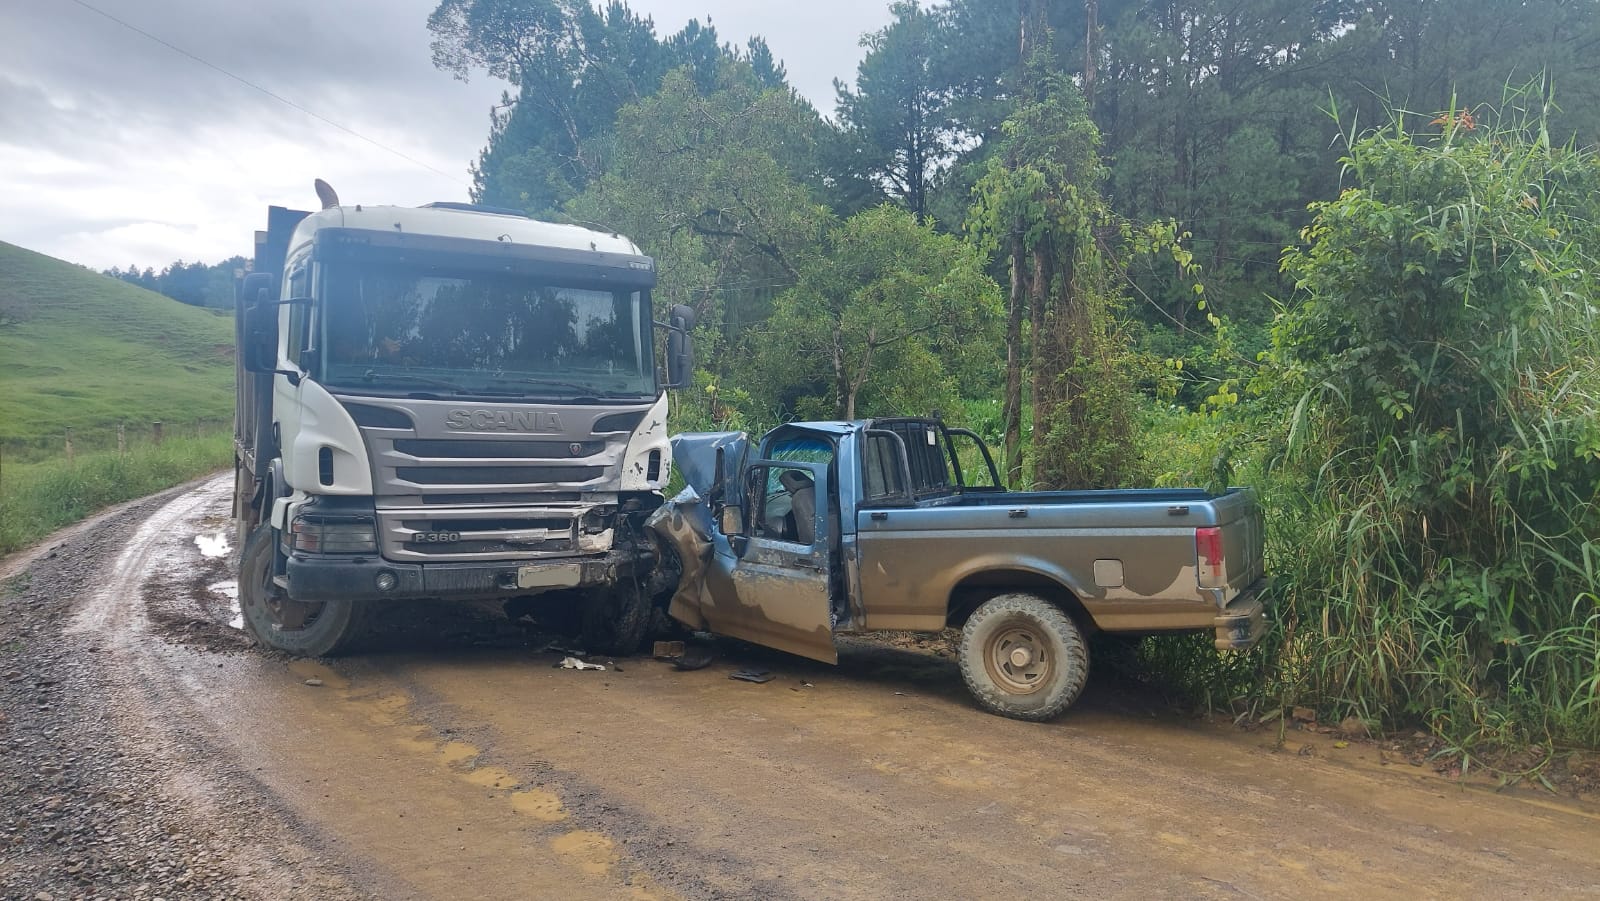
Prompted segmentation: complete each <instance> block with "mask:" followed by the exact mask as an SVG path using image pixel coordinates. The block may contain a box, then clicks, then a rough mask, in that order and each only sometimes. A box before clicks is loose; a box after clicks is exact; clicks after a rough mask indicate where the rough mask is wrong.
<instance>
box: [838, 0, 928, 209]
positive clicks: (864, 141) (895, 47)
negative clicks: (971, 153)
mask: <svg viewBox="0 0 1600 901" xmlns="http://www.w3.org/2000/svg"><path fill="white" fill-rule="evenodd" d="M890 10H891V12H893V14H894V21H893V22H891V23H890V24H889V25H887V26H886V27H884V28H883V29H882V30H880V31H876V32H873V33H872V34H869V35H867V36H865V37H863V38H862V39H861V44H862V46H864V47H866V48H867V55H866V58H865V59H863V60H862V61H861V64H860V65H859V66H858V67H857V69H856V83H855V87H854V89H852V88H851V87H849V86H848V85H846V84H845V83H844V82H842V81H839V80H837V79H835V80H834V83H833V86H834V91H835V92H836V93H837V94H838V116H839V124H840V127H841V128H842V130H843V138H844V147H845V149H846V154H845V156H844V160H843V163H844V168H845V172H843V173H841V175H843V176H844V177H847V178H848V177H850V176H854V177H855V178H856V179H857V180H859V181H861V182H865V183H867V184H870V185H873V186H874V187H876V188H877V189H878V190H879V191H880V192H882V194H883V195H884V196H887V197H889V198H892V199H894V200H897V201H899V202H900V203H902V204H904V205H905V207H906V208H907V209H909V210H911V212H912V213H914V214H916V216H917V217H918V218H921V217H922V216H923V215H924V214H925V213H926V212H927V208H928V192H929V189H930V186H931V185H932V184H933V183H934V181H936V180H937V179H938V177H939V174H940V173H941V172H942V171H943V170H944V168H945V167H946V166H947V165H948V164H949V162H950V160H951V159H952V158H953V157H954V155H955V152H956V146H957V142H958V140H959V134H958V133H957V132H956V130H955V128H954V123H953V122H951V120H950V118H949V116H948V115H947V107H948V103H949V97H950V92H949V90H948V88H946V87H945V86H943V85H941V84H939V83H938V81H937V79H936V76H935V73H934V72H933V71H932V66H933V62H934V45H935V43H936V42H937V41H939V40H941V39H943V38H944V37H945V35H943V34H941V32H940V31H939V28H938V24H937V22H936V19H935V17H934V15H933V14H932V13H930V12H928V11H927V10H924V9H923V8H922V6H921V5H920V4H919V3H917V2H916V0H900V2H897V3H895V4H894V5H893V6H891V7H890Z"/></svg>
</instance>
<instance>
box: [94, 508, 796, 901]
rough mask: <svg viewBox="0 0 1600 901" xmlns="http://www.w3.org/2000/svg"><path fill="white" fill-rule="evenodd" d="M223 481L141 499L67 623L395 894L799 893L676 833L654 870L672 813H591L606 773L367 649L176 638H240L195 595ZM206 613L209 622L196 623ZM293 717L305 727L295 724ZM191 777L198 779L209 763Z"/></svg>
mask: <svg viewBox="0 0 1600 901" xmlns="http://www.w3.org/2000/svg"><path fill="white" fill-rule="evenodd" d="M230 489H231V485H230V484H229V483H228V481H227V480H225V479H218V480H215V481H212V482H208V483H206V484H204V485H202V486H199V487H198V488H197V489H195V490H193V491H190V492H186V493H184V494H182V495H180V496H178V497H176V498H173V499H172V500H171V501H170V502H169V503H166V504H164V505H161V506H159V507H157V508H155V509H153V510H151V511H149V512H148V513H146V514H145V515H144V518H143V521H142V522H140V524H139V525H138V527H137V528H136V529H135V530H134V534H133V536H132V538H131V539H129V541H128V542H127V544H126V545H125V546H124V547H123V548H122V549H121V550H120V552H119V553H118V554H117V557H116V560H115V562H114V563H113V564H112V567H111V570H110V573H109V575H108V577H107V578H106V580H105V581H104V583H103V584H101V585H100V586H99V587H98V588H97V589H96V590H95V591H94V592H93V594H92V595H91V596H90V597H89V598H88V599H87V600H86V602H85V603H83V604H82V605H81V606H80V607H79V608H78V610H77V611H76V613H75V615H74V617H73V619H72V623H71V625H70V627H69V630H70V632H71V633H72V634H74V635H82V636H92V637H93V638H94V639H95V640H96V641H98V642H100V643H101V644H102V645H104V646H106V647H107V648H108V649H110V650H112V651H113V655H112V656H113V659H115V660H116V661H117V663H118V665H119V666H120V667H121V668H123V669H124V670H126V673H127V678H126V679H125V682H127V683H129V684H132V685H137V690H136V691H133V692H130V695H131V696H133V697H135V698H137V699H140V700H141V701H142V704H140V705H139V706H140V709H139V710H138V711H137V712H136V713H135V714H134V715H133V716H134V717H138V718H151V717H162V716H164V717H166V718H168V719H169V720H178V721H180V722H178V723H177V724H176V725H175V726H173V727H172V728H175V729H176V730H177V731H179V732H180V733H181V734H183V735H184V736H185V738H186V740H188V741H189V742H190V743H191V744H195V745H199V744H201V743H203V744H204V746H205V748H206V751H207V756H208V757H209V758H210V759H211V760H213V761H216V762H219V763H220V762H231V763H233V764H235V765H237V766H239V767H240V768H242V769H246V770H249V771H250V772H251V773H252V775H253V777H254V778H255V779H256V780H258V781H257V783H256V784H257V787H258V788H259V789H260V790H261V792H262V793H263V794H268V795H271V796H272V798H273V799H274V804H275V806H277V807H278V808H280V809H281V810H282V812H283V813H284V814H285V818H286V819H288V820H289V821H290V822H292V823H293V824H294V825H295V830H296V831H297V832H299V833H302V834H305V835H308V836H314V837H316V838H317V840H318V842H319V843H320V844H321V845H324V846H330V847H331V846H333V845H335V844H336V843H337V844H338V845H339V846H340V847H342V848H343V849H344V850H343V851H342V852H341V856H342V857H343V858H344V862H345V864H346V865H349V866H353V867H355V868H356V869H357V870H359V871H363V872H364V873H366V874H367V876H364V877H363V878H364V879H365V878H369V877H381V878H380V879H379V881H380V882H384V883H387V887H386V888H385V890H384V891H383V892H382V893H381V894H383V895H385V896H395V897H398V896H406V895H415V896H433V897H445V896H449V895H451V894H454V893H455V891H454V890H456V889H459V888H461V887H462V886H464V885H470V886H472V887H473V892H474V894H476V895H477V896H478V897H483V898H489V897H528V896H529V895H530V890H531V893H532V894H533V895H538V894H541V892H540V891H539V890H538V888H537V886H541V885H543V886H546V887H548V886H550V885H554V884H560V885H562V886H563V888H562V890H561V894H562V895H563V897H594V898H620V897H632V898H639V899H648V898H671V897H682V898H689V899H695V898H719V897H734V896H740V897H750V896H757V895H759V896H762V897H767V898H774V899H778V901H781V899H784V898H787V897H790V896H789V895H788V894H786V893H785V892H784V891H782V889H781V887H780V886H776V885H770V886H769V885H761V884H757V883H752V882H751V881H750V880H748V879H743V878H740V877H738V876H737V875H736V874H735V873H733V872H732V869H731V868H725V869H724V872H722V873H721V874H720V876H721V879H719V880H717V881H718V882H720V883H722V885H723V886H724V887H723V888H719V887H718V886H716V885H713V884H711V883H708V882H707V880H706V879H705V878H703V870H704V868H703V867H701V866H699V865H697V864H690V865H686V862H685V861H684V860H682V859H681V858H682V857H683V855H682V854H681V850H682V849H681V848H679V849H678V852H679V853H674V854H673V855H672V856H673V858H674V859H673V860H671V861H670V862H669V863H668V865H667V866H665V867H662V868H659V869H664V870H665V871H666V872H667V873H668V874H669V875H668V877H667V878H666V879H665V880H657V879H655V878H653V876H652V873H653V871H654V870H656V869H658V868H657V867H654V866H652V865H651V864H652V863H653V861H651V860H648V859H646V858H645V857H644V856H643V855H640V854H639V853H637V850H636V849H637V848H638V847H639V846H640V843H641V841H643V845H644V846H645V847H656V848H663V849H666V850H667V851H669V852H672V851H674V848H675V842H674V840H673V839H672V838H671V832H670V827H660V826H644V825H641V824H640V823H639V822H638V820H637V818H629V823H630V827H629V829H628V835H627V836H626V838H625V840H623V841H618V840H617V839H616V838H615V837H614V833H615V828H614V827H615V825H616V822H617V820H618V819H619V818H621V817H623V814H621V813H620V812H619V806H618V805H617V804H616V803H614V802H600V803H599V805H598V806H599V807H600V808H601V810H600V812H599V813H598V815H597V814H595V813H592V812H591V808H593V807H595V806H596V805H595V804H594V803H593V801H592V799H594V798H597V797H599V796H601V794H602V793H601V792H600V790H599V789H597V788H595V787H594V786H591V785H587V784H585V783H584V782H583V781H582V780H580V779H578V778H577V777H576V776H574V775H572V774H566V773H555V772H553V771H552V770H551V768H550V767H549V766H548V764H541V763H539V762H537V761H528V760H526V759H525V758H520V757H519V760H520V762H519V763H514V764H511V765H510V766H506V765H501V764H500V763H497V762H491V761H496V760H498V759H499V758H498V756H497V755H496V754H494V753H493V751H492V750H491V747H492V743H493V742H492V730H489V729H485V728H473V727H466V726H463V725H462V724H461V723H460V722H459V721H455V720H449V719H446V720H444V721H443V722H436V721H437V719H438V718H437V717H435V716H431V715H428V716H424V715H423V711H422V709H421V707H422V705H419V704H418V703H417V701H416V700H415V698H416V696H417V695H418V694H422V695H425V694H426V689H425V688H424V687H422V686H418V685H415V684H412V682H411V680H409V679H408V678H407V673H406V671H405V668H403V667H401V668H398V669H395V670H392V671H389V672H382V671H380V669H379V668H377V667H374V666H373V665H371V663H369V662H368V661H365V660H352V661H339V662H337V663H333V662H326V661H312V660H289V659H286V658H284V657H282V656H281V655H275V654H272V653H267V652H262V651H260V650H259V649H257V650H253V651H249V652H246V653H222V654H219V653H203V652H200V653H197V652H196V650H195V649H194V648H192V647H174V646H171V645H170V644H169V643H168V642H170V641H177V642H179V643H181V644H184V645H198V646H200V647H201V648H202V650H203V651H211V652H215V651H217V650H219V649H221V650H232V649H235V648H237V644H236V643H235V642H233V641H231V640H230V635H229V633H230V631H231V630H228V629H226V628H225V627H224V626H223V625H222V618H223V616H224V615H226V614H227V613H228V611H227V610H226V608H223V607H221V606H220V605H219V604H218V603H217V600H216V598H215V597H214V596H213V597H204V596H202V595H209V594H211V593H212V587H213V584H214V583H215V582H216V581H217V575H218V573H217V572H216V563H215V561H214V560H213V561H209V562H207V561H205V560H203V559H201V557H200V555H199V552H198V551H197V549H196V548H195V547H194V538H195V535H196V534H197V533H202V534H203V533H205V532H207V531H212V530H214V527H216V526H217V525H218V521H217V516H218V511H219V510H225V509H226V504H227V497H228V491H229V490H230ZM141 598H142V603H141V602H140V599H141ZM401 613H402V615H404V614H405V613H406V611H405V610H402V611H401ZM197 624H204V628H203V629H201V630H199V632H200V634H198V635H194V634H191V630H190V629H189V628H188V627H189V626H191V625H197ZM430 625H431V624H427V623H425V624H422V626H421V628H424V629H426V628H429V627H430ZM401 631H402V632H403V631H404V628H403V626H402V627H401ZM163 633H165V634H163ZM403 637H404V636H403V635H402V639H403ZM541 664H542V661H541V662H529V663H528V665H529V666H539V665H541ZM308 682H311V683H315V685H314V686H313V685H310V684H308ZM468 733H482V734H484V735H485V738H484V739H478V744H474V743H472V742H471V741H468V740H466V738H465V737H463V736H464V735H466V734H468ZM295 735H301V736H305V737H308V738H311V739H312V740H311V741H297V740H293V739H290V740H284V739H285V738H286V737H290V736H295ZM480 745H481V747H480ZM332 748H342V749H348V750H347V753H348V754H349V756H350V757H352V758H355V759H356V760H358V761H359V762H356V761H354V760H353V761H352V764H353V765H352V766H343V765H339V764H334V765H329V762H328V761H327V760H326V759H325V758H322V756H321V755H323V754H325V753H327V752H328V751H329V750H330V749H332ZM223 765H224V766H225V765H226V763H223ZM513 767H514V768H515V769H516V772H515V773H513V771H512V768H513ZM358 768H359V769H360V770H361V771H362V772H361V774H360V776H359V778H352V777H353V776H354V775H355V770H356V769H358ZM296 783H298V784H296ZM307 785H311V786H313V788H312V789H311V790H307V789H306V788H305V786H307ZM191 793H192V794H204V783H203V781H201V782H200V784H199V785H197V786H196V787H195V788H194V790H193V791H192V792H191ZM429 806H435V807H437V808H439V809H445V810H448V811H450V813H449V814H448V815H447V816H446V817H445V819H449V820H452V821H453V822H454V823H455V824H456V825H454V827H453V830H451V829H445V830H442V831H441V830H440V829H438V828H433V829H431V830H430V829H426V828H424V829H418V828H417V824H419V823H424V822H427V821H429V820H430V819H431V820H437V819H438V817H433V816H429V815H428V814H426V813H424V814H420V815H419V814H418V813H415V812H411V811H415V810H417V809H418V808H424V809H425V808H427V807H429ZM400 808H408V810H402V809H400ZM378 809H387V810H388V811H391V813H390V816H392V819H393V821H395V823H394V825H392V826H390V825H387V824H385V826H384V827H382V828H375V827H374V824H375V823H379V822H381V820H378V819H375V818H374V817H372V816H370V814H372V813H374V812H375V811H376V810H378ZM433 825H434V826H435V827H437V825H438V823H437V822H435V823H434V824H433ZM452 831H453V832H454V834H450V833H451V832H452ZM641 836H649V837H650V838H649V840H642V839H641ZM462 842H465V843H466V844H460V843H462ZM427 845H431V846H432V848H433V851H432V853H431V854H430V853H429V852H428V849H427V848H425V847H422V846H427ZM443 848H455V849H456V851H455V852H454V854H451V853H440V851H439V849H443ZM452 857H454V858H455V859H451V858H452ZM419 859H422V860H424V861H425V863H423V864H422V865H421V866H418V865H417V861H418V860H419ZM508 861H516V862H518V863H520V864H521V866H507V865H506V862H508ZM654 862H659V861H654ZM496 869H499V870H501V871H502V873H501V875H500V876H499V877H496V876H494V875H492V874H493V871H494V870H496ZM730 883H731V884H732V885H734V886H736V888H735V889H734V890H733V891H729V890H728V889H727V888H726V886H727V885H729V884H730Z"/></svg>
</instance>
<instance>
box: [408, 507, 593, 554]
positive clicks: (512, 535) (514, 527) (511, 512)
mask: <svg viewBox="0 0 1600 901" xmlns="http://www.w3.org/2000/svg"><path fill="white" fill-rule="evenodd" d="M587 509H589V508H588V507H586V506H579V505H573V506H571V507H552V508H546V509H542V510H529V509H527V508H517V507H487V508H477V509H468V510H461V509H457V510H451V511H449V512H448V513H446V512H443V511H438V510H418V509H405V510H379V511H378V526H379V529H380V530H381V533H382V535H383V545H384V553H383V555H384V556H385V557H387V558H388V559H390V560H422V561H426V560H504V559H506V558H510V557H516V558H529V559H534V558H538V557H553V556H569V555H571V554H574V553H577V552H579V547H578V534H579V532H578V528H579V519H580V517H581V516H582V515H583V511H584V510H587Z"/></svg>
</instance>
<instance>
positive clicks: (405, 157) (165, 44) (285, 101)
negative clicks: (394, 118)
mask: <svg viewBox="0 0 1600 901" xmlns="http://www.w3.org/2000/svg"><path fill="white" fill-rule="evenodd" d="M72 2H73V3H76V4H78V5H79V6H81V7H83V8H84V9H87V10H88V11H90V12H92V13H97V14H99V15H101V16H104V17H105V18H107V19H110V20H111V21H113V22H115V23H117V24H118V25H121V26H122V27H123V28H126V29H128V30H129V31H132V32H135V33H137V34H141V35H143V36H145V37H147V38H149V39H150V40H152V41H155V42H156V43H157V44H160V45H161V46H163V47H165V48H167V49H168V50H171V51H172V52H173V53H176V54H179V55H180V56H186V57H188V58H189V59H192V60H194V61H195V62H197V63H199V64H200V65H202V66H205V67H206V68H208V69H212V70H215V71H217V72H221V73H222V74H223V75H226V76H228V77H229V78H231V79H233V80H234V81H237V82H238V83H240V84H242V85H244V86H245V87H247V88H250V89H252V90H255V91H260V92H261V93H263V94H265V95H267V96H268V97H271V98H272V99H273V100H276V101H278V102H279V103H282V104H283V105H285V106H287V107H290V108H291V109H295V110H299V111H300V112H302V113H305V114H306V115H307V116H310V117H311V118H313V119H316V120H317V121H318V122H321V123H323V124H326V125H331V126H333V127H334V128H337V129H339V130H340V131H342V132H344V133H345V134H348V135H350V136H352V137H356V138H360V139H361V140H363V141H366V142H367V143H368V144H371V145H372V146H374V147H376V148H378V149H379V150H383V151H386V152H388V153H392V154H394V155H395V156H397V157H399V158H400V159H403V160H405V161H406V162H408V163H411V164H412V165H414V166H421V167H422V168H424V169H427V170H428V171H429V172H432V173H434V174H435V175H440V176H443V177H445V178H448V179H450V180H451V181H453V182H455V183H456V184H458V185H461V186H462V187H465V188H471V187H472V186H471V185H469V184H467V183H466V182H464V181H462V180H461V179H460V178H457V177H456V176H454V175H451V174H450V173H448V172H445V171H444V170H442V169H438V168H435V167H433V166H430V165H428V164H427V163H424V162H423V161H422V160H419V159H417V158H416V157H414V156H410V155H408V154H406V153H403V152H401V151H399V150H396V149H394V148H393V147H390V146H389V145H387V144H384V143H382V142H381V141H378V140H376V139H374V138H369V137H367V136H366V135H364V134H362V133H361V132H359V131H356V130H355V129H353V128H349V127H346V126H344V125H340V124H339V123H338V122H335V121H333V120H332V119H329V118H328V117H327V116H323V115H320V114H318V113H314V112H312V111H311V110H308V109H306V108H305V107H303V106H301V105H300V104H298V103H295V102H294V101H293V100H290V99H289V98H287V97H285V96H283V95H282V94H277V93H274V92H272V91H269V90H267V89H266V88H264V87H262V86H261V85H258V84H256V83H255V82H253V81H250V80H249V79H247V78H244V77H243V76H240V75H235V74H233V73H232V72H230V71H228V70H227V69H224V68H222V67H221V66H219V65H217V64H216V63H214V62H211V61H210V60H207V59H203V58H201V57H199V56H196V55H194V54H193V53H190V52H189V51H187V50H185V49H183V48H182V47H179V46H178V45H176V44H174V43H172V42H171V41H168V40H165V39H163V38H160V37H157V36H156V35H153V34H151V33H150V32H148V31H145V30H144V29H143V28H140V27H139V26H137V25H134V24H132V23H130V22H126V21H124V20H122V19H119V18H117V17H116V16H113V15H112V14H111V13H108V12H106V11H105V10H103V9H100V8H99V7H96V6H92V5H90V4H89V3H86V2H85V0H72Z"/></svg>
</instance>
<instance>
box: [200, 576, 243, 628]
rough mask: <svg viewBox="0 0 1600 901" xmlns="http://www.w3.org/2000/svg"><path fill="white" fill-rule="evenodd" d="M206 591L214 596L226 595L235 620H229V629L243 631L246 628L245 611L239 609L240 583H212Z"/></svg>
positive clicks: (230, 580) (232, 581) (232, 580)
mask: <svg viewBox="0 0 1600 901" xmlns="http://www.w3.org/2000/svg"><path fill="white" fill-rule="evenodd" d="M206 590H207V591H209V592H211V593H212V594H221V595H226V596H227V598H228V607H229V609H231V610H232V611H233V618H232V619H230V620H228V628H230V629H243V628H244V611H243V610H241V609H240V608H239V583H238V581H237V580H234V579H229V580H228V581H226V582H212V583H211V584H210V585H207V586H206Z"/></svg>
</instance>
